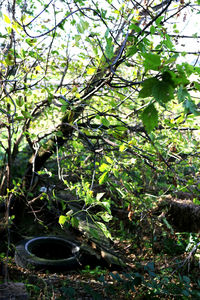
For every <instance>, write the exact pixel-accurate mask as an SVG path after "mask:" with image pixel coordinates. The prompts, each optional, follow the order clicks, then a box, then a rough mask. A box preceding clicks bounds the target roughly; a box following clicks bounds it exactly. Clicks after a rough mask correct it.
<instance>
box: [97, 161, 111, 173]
mask: <svg viewBox="0 0 200 300" xmlns="http://www.w3.org/2000/svg"><path fill="white" fill-rule="evenodd" d="M109 169H110V166H109V165H107V164H105V163H103V164H101V165H100V167H99V170H100V171H101V172H104V171H108V170H109Z"/></svg>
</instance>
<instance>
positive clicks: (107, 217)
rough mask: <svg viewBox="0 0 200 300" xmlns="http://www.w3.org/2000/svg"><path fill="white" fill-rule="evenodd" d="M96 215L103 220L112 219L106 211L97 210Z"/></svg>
mask: <svg viewBox="0 0 200 300" xmlns="http://www.w3.org/2000/svg"><path fill="white" fill-rule="evenodd" d="M98 216H99V217H101V218H102V220H103V221H104V222H110V221H111V220H112V216H111V215H110V214H109V213H108V212H99V213H98Z"/></svg>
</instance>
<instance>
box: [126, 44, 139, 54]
mask: <svg viewBox="0 0 200 300" xmlns="http://www.w3.org/2000/svg"><path fill="white" fill-rule="evenodd" d="M136 52H137V47H136V46H135V45H134V46H131V47H129V48H128V50H127V57H130V56H133V55H134V54H135V53H136Z"/></svg>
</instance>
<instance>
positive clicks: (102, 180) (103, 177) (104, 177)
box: [99, 172, 108, 184]
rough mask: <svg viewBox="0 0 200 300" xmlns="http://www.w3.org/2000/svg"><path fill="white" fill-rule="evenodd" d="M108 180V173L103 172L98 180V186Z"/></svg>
mask: <svg viewBox="0 0 200 300" xmlns="http://www.w3.org/2000/svg"><path fill="white" fill-rule="evenodd" d="M107 178H108V172H104V173H103V174H102V175H101V176H100V178H99V184H103V183H104V182H105V181H106V180H107Z"/></svg>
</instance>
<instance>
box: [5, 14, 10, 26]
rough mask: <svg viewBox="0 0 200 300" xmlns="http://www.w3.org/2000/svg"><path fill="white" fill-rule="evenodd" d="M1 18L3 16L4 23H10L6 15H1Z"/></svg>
mask: <svg viewBox="0 0 200 300" xmlns="http://www.w3.org/2000/svg"><path fill="white" fill-rule="evenodd" d="M3 16H4V21H5V22H6V23H7V24H10V23H11V21H10V19H9V17H8V16H7V15H5V14H3Z"/></svg>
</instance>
